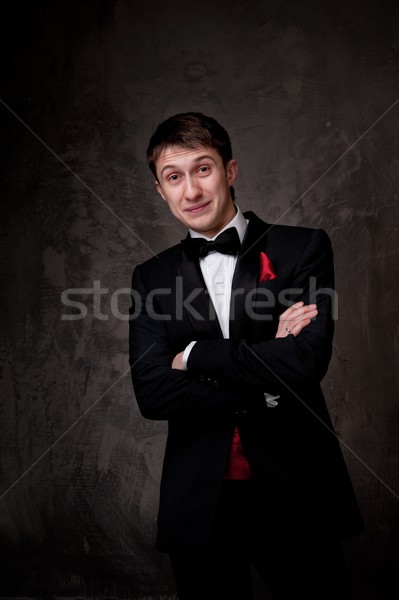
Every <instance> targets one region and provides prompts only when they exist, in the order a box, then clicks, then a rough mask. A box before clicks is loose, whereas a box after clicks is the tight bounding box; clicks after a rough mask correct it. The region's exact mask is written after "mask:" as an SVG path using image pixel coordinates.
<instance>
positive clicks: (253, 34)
mask: <svg viewBox="0 0 399 600" xmlns="http://www.w3.org/2000/svg"><path fill="white" fill-rule="evenodd" d="M14 4H15V3H14ZM398 24H399V10H398V8H397V4H396V3H395V2H377V1H367V0H363V1H360V0H359V1H355V0H346V1H343V0H342V1H339V0H337V1H330V2H328V1H326V2H323V1H320V0H303V1H298V2H290V1H287V0H285V1H284V0H281V1H277V0H266V1H264V2H261V1H260V0H257V1H250V0H247V1H246V0H239V1H238V0H229V1H227V0H220V1H219V2H215V1H211V0H204V1H203V2H201V3H196V2H194V1H191V0H184V1H183V0H181V1H173V0H172V2H162V1H160V0H147V1H146V2H144V1H134V0H133V1H132V0H113V1H112V0H108V1H107V0H98V1H97V2H96V1H94V0H90V1H87V2H78V1H77V0H73V1H68V2H67V1H65V2H54V1H52V2H50V1H48V2H35V3H33V2H31V3H29V4H28V3H18V4H16V5H15V6H14V7H13V9H12V10H11V8H9V9H8V12H4V11H3V13H2V24H1V25H2V30H3V33H2V43H3V45H4V47H3V51H2V58H3V59H4V64H3V67H2V85H1V93H0V98H1V104H0V123H1V141H2V148H1V158H0V160H1V172H2V173H1V174H2V188H1V232H2V235H1V272H0V277H1V301H0V302H1V304H0V307H1V313H0V314H1V317H2V319H1V320H2V324H1V337H0V352H1V380H2V381H1V385H2V388H1V407H0V410H1V427H2V429H1V441H0V444H1V458H0V461H1V463H0V467H1V468H0V476H1V489H0V550H1V563H0V564H1V566H0V570H1V585H0V595H2V596H3V597H5V596H7V595H13V594H16V595H18V594H19V595H21V596H22V595H26V596H32V597H33V596H34V597H40V598H52V597H53V596H55V595H57V594H58V595H64V596H68V595H72V596H73V595H75V596H76V597H77V596H79V595H89V596H91V597H100V598H107V597H114V598H125V597H129V598H137V597H139V596H140V594H142V595H145V594H147V595H148V596H150V597H153V598H158V597H160V596H161V595H162V594H164V597H168V594H172V592H173V583H172V582H171V579H170V571H169V566H168V563H167V561H166V560H165V558H164V557H163V556H161V555H159V554H158V553H157V552H156V551H155V550H154V549H153V543H154V534H155V518H156V512H157V497H158V484H159V476H160V470H161V462H162V454H163V448H164V441H165V426H164V424H162V423H152V422H149V421H145V420H144V419H143V418H142V417H141V416H140V415H139V413H138V410H137V407H136V404H135V400H134V394H133V391H132V385H131V381H130V375H129V373H128V354H127V330H128V324H127V321H126V320H122V319H120V318H115V316H113V315H112V310H111V308H112V306H111V298H112V294H113V293H114V292H115V290H117V289H119V288H128V287H129V286H130V278H131V273H132V269H133V267H134V266H135V265H136V264H137V263H138V262H141V261H143V260H145V259H147V258H149V257H150V256H152V255H153V253H156V252H158V251H160V250H162V249H163V248H165V247H167V246H168V245H171V244H172V243H175V242H177V241H178V240H179V239H181V237H182V235H183V233H184V232H183V230H182V228H181V227H180V226H179V225H177V224H176V223H174V222H173V220H172V217H171V216H170V215H169V214H168V212H167V209H166V208H165V206H164V205H163V203H162V201H161V200H160V198H159V196H158V195H156V193H155V191H154V189H153V184H152V181H151V177H150V174H149V172H148V170H147V167H146V164H145V157H144V152H145V148H146V145H147V141H148V138H149V136H150V134H151V133H152V131H153V129H154V127H155V126H156V125H157V124H158V123H159V122H160V121H161V120H163V119H164V118H165V117H167V116H168V115H170V114H172V113H174V112H178V111H181V110H202V111H203V112H206V113H209V114H211V115H213V116H215V117H216V118H217V119H219V120H220V121H221V122H222V123H223V124H224V125H225V126H226V127H227V129H228V130H229V131H230V133H231V137H232V141H233V147H234V149H235V155H236V158H237V159H238V161H239V166H240V174H239V180H238V183H237V185H236V194H237V202H238V204H239V205H240V207H241V208H242V209H253V210H255V211H256V212H257V213H258V214H259V215H260V216H261V217H263V218H265V219H267V220H269V221H277V220H279V221H280V222H281V223H285V224H295V225H296V224H299V225H305V226H311V227H322V228H324V229H326V230H327V231H328V233H329V234H330V236H331V238H332V242H333V247H334V252H335V265H336V279H337V290H338V295H339V319H338V321H337V326H336V335H335V344H334V355H333V359H332V362H331V366H330V370H329V373H328V375H327V376H326V378H325V380H324V382H323V386H324V389H325V392H326V396H327V400H328V404H329V407H330V409H331V414H332V416H333V418H334V423H335V425H336V428H337V431H338V433H339V435H340V437H341V438H342V440H343V449H344V453H345V458H346V460H347V464H348V467H349V469H350V472H351V475H352V478H353V481H354V485H355V488H356V491H357V494H358V497H359V502H360V504H361V508H362V511H363V514H364V517H365V521H366V525H367V529H368V531H367V534H366V535H365V536H364V537H362V538H361V539H360V540H358V541H357V542H356V544H355V543H353V544H352V545H348V559H349V562H350V565H351V573H352V577H353V581H354V587H355V588H356V589H357V590H358V594H359V597H362V598H367V599H371V598H373V599H374V598H376V599H384V598H396V597H397V595H396V594H397V590H398V587H397V585H396V584H397V583H398V582H397V571H398V566H399V565H398V550H399V538H398V535H397V534H398V526H399V523H398V493H399V470H398V462H399V461H398V457H399V453H398V441H397V438H398V420H399V412H398V402H397V398H398V375H397V370H398V368H397V359H398V352H399V327H398V308H397V307H398V299H399V294H398V291H399V290H398V242H397V237H398V213H399V210H398V192H397V189H398V183H399V181H398V180H399V168H398V167H399V158H398V156H399V155H398V150H399V144H398V137H397V131H398V129H399V77H398V76H399V54H398V50H399V49H398V40H399V31H398V29H399V27H398ZM395 103H396V104H395ZM94 281H97V282H99V283H98V284H94V283H93V282H94ZM94 285H97V286H99V287H101V288H102V289H103V290H107V291H102V292H100V293H99V292H98V291H97V295H93V294H86V295H85V296H84V299H85V302H86V303H87V306H88V313H87V316H86V317H85V318H84V319H82V320H75V321H68V320H62V318H61V317H62V315H63V314H66V313H71V312H72V313H73V312H74V310H73V309H71V308H67V307H65V306H64V305H63V303H62V302H61V293H62V291H63V290H65V289H68V288H93V286H94ZM75 299H77V297H75ZM114 300H115V297H114ZM128 305H129V300H128V297H127V295H126V294H125V295H121V296H120V298H119V305H118V306H119V311H120V312H121V313H123V314H126V311H127V308H128ZM99 307H100V308H101V315H102V317H99ZM75 312H76V311H75ZM395 590H396V592H395ZM258 596H259V598H265V597H266V596H265V595H264V592H262V591H260V590H259V591H258Z"/></svg>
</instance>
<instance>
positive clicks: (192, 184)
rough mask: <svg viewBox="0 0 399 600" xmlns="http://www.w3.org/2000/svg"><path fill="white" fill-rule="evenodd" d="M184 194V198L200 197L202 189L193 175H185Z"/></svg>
mask: <svg viewBox="0 0 399 600" xmlns="http://www.w3.org/2000/svg"><path fill="white" fill-rule="evenodd" d="M184 195H185V197H186V200H197V199H198V198H200V197H201V195H202V191H201V186H200V185H199V182H198V181H197V180H196V179H195V177H187V179H186V185H185V188H184Z"/></svg>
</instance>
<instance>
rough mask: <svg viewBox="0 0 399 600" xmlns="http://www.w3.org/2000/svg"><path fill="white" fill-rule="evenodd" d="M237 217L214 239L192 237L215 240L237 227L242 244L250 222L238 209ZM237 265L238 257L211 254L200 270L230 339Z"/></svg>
mask: <svg viewBox="0 0 399 600" xmlns="http://www.w3.org/2000/svg"><path fill="white" fill-rule="evenodd" d="M236 208H237V213H236V215H235V217H234V218H233V219H232V220H231V221H230V223H228V224H227V225H226V226H225V227H223V229H221V230H220V231H219V232H218V234H217V235H216V236H215V237H213V238H208V237H206V236H205V235H202V234H201V233H198V232H197V231H193V230H192V229H190V230H189V231H190V235H191V237H192V238H204V239H206V240H207V241H210V240H214V239H216V237H217V236H218V235H219V234H220V233H222V231H225V229H229V228H230V227H235V228H236V229H237V233H238V236H239V238H240V242H241V243H242V241H243V239H244V235H245V232H246V229H247V225H248V221H247V220H246V219H245V217H244V215H243V214H242V212H241V211H240V209H239V208H238V206H237V205H236ZM236 264H237V255H235V256H234V255H231V254H222V253H221V252H210V253H209V254H208V255H207V256H205V257H204V258H200V268H201V271H202V275H203V277H204V280H205V284H206V287H207V289H208V292H209V295H210V297H211V300H212V303H213V306H214V308H215V311H216V315H217V318H218V321H219V325H220V329H221V330H222V333H223V337H224V338H225V339H228V338H229V337H230V336H229V316H230V299H231V286H232V282H233V275H234V269H235V268H236ZM194 344H195V341H194V342H191V343H190V344H189V345H188V346H187V347H186V349H185V350H184V354H183V365H184V366H185V368H187V360H188V357H189V354H190V352H191V349H192V347H193V346H194Z"/></svg>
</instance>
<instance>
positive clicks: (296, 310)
mask: <svg viewBox="0 0 399 600" xmlns="http://www.w3.org/2000/svg"><path fill="white" fill-rule="evenodd" d="M317 314H318V310H317V306H316V304H306V305H305V304H304V303H303V302H302V301H301V302H296V303H295V304H293V305H292V306H290V307H289V308H287V310H285V311H284V312H283V313H282V314H281V315H280V319H279V321H280V322H279V325H278V329H277V333H276V338H283V337H287V335H291V334H292V335H295V336H297V335H299V334H300V333H301V331H302V329H303V328H304V327H307V326H308V325H309V324H310V323H311V321H312V319H313V318H314V317H315V316H316V315H317Z"/></svg>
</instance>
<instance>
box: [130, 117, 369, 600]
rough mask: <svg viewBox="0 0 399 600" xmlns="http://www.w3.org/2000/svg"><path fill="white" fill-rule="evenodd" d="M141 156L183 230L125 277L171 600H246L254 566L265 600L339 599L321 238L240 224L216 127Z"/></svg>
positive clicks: (349, 515) (255, 222) (351, 499)
mask: <svg viewBox="0 0 399 600" xmlns="http://www.w3.org/2000/svg"><path fill="white" fill-rule="evenodd" d="M147 157H148V162H149V166H150V168H151V170H152V172H153V174H154V176H155V185H156V188H157V190H158V192H159V194H160V195H161V197H162V198H163V200H164V201H165V202H167V204H168V206H169V208H170V210H171V212H172V214H173V215H174V216H175V218H176V219H178V220H179V221H180V222H181V223H183V224H184V225H185V226H186V227H187V228H188V230H189V232H188V235H187V238H186V239H185V240H183V241H182V243H181V244H178V245H176V246H173V247H172V248H169V249H168V250H165V251H164V252H162V253H161V254H160V255H159V256H157V257H155V258H152V259H150V260H148V261H147V262H145V263H144V264H142V265H139V266H138V267H137V268H136V269H135V272H134V275H133V284H132V296H133V306H132V311H131V321H130V325H131V327H130V361H131V366H132V375H133V385H134V389H135V392H136V398H137V402H138V405H139V408H140V411H141V413H142V414H143V415H144V417H147V418H149V419H161V420H167V421H168V426H169V428H168V439H167V446H166V452H165V459H164V466H163V474H162V483H161V495H160V507H159V516H158V547H159V548H160V550H162V551H166V552H169V554H170V557H171V563H172V566H173V570H174V574H175V578H176V584H177V590H178V595H179V598H180V600H197V599H198V600H199V599H201V600H212V599H215V600H216V599H218V600H220V599H224V598H226V599H229V600H234V599H236V600H247V599H250V598H252V592H251V570H250V565H251V564H252V565H253V566H254V568H256V570H257V571H258V572H259V574H260V576H261V577H262V579H263V580H264V582H265V584H266V587H267V588H268V589H269V591H270V592H271V594H272V596H273V598H276V599H287V600H288V599H289V600H295V599H299V598H306V599H307V600H309V599H316V598H317V600H321V599H322V600H326V599H332V598H334V599H340V600H342V599H343V598H349V597H350V595H349V589H348V588H349V584H348V581H347V577H346V573H345V565H344V559H343V554H342V549H341V546H340V539H341V538H343V537H347V536H349V535H352V534H354V533H357V532H359V531H361V529H362V520H361V516H360V514H359V511H358V506H357V503H356V499H355V496H354V493H353V489H352V485H351V482H350V479H349V476H348V472H347V469H346V466H345V463H344V460H343V457H342V454H341V451H340V447H339V444H338V441H337V439H336V437H335V435H334V432H333V427H332V423H331V420H330V418H329V415H328V412H327V409H326V405H325V401H324V398H323V395H322V391H321V388H320V381H321V379H322V378H323V377H324V375H325V373H326V370H327V368H328V364H329V360H330V357H331V348H332V337H333V306H332V304H333V302H332V300H333V297H334V294H333V284H334V282H333V262H332V251H331V244H330V241H329V238H328V236H327V235H326V233H325V232H324V231H322V230H313V229H306V228H299V227H287V226H281V225H268V224H267V223H265V222H263V221H261V220H260V219H259V218H258V217H257V216H256V215H255V214H253V213H251V212H248V213H245V214H242V213H241V211H240V210H239V208H238V207H237V206H236V204H235V203H234V201H233V196H234V190H233V187H232V186H233V184H234V182H235V179H236V177H237V163H236V161H235V160H234V159H233V157H232V150H231V143H230V139H229V136H228V134H227V132H226V131H225V129H224V128H223V127H222V126H221V125H220V124H219V123H218V122H217V121H215V120H214V119H212V118H210V117H207V116H205V115H203V114H201V113H183V114H178V115H174V116H172V117H170V118H169V119H167V120H166V121H164V122H163V123H161V124H160V125H159V126H158V128H157V130H156V131H155V133H154V135H153V136H152V138H151V140H150V144H149V147H148V150H147ZM316 301H317V305H316Z"/></svg>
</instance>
